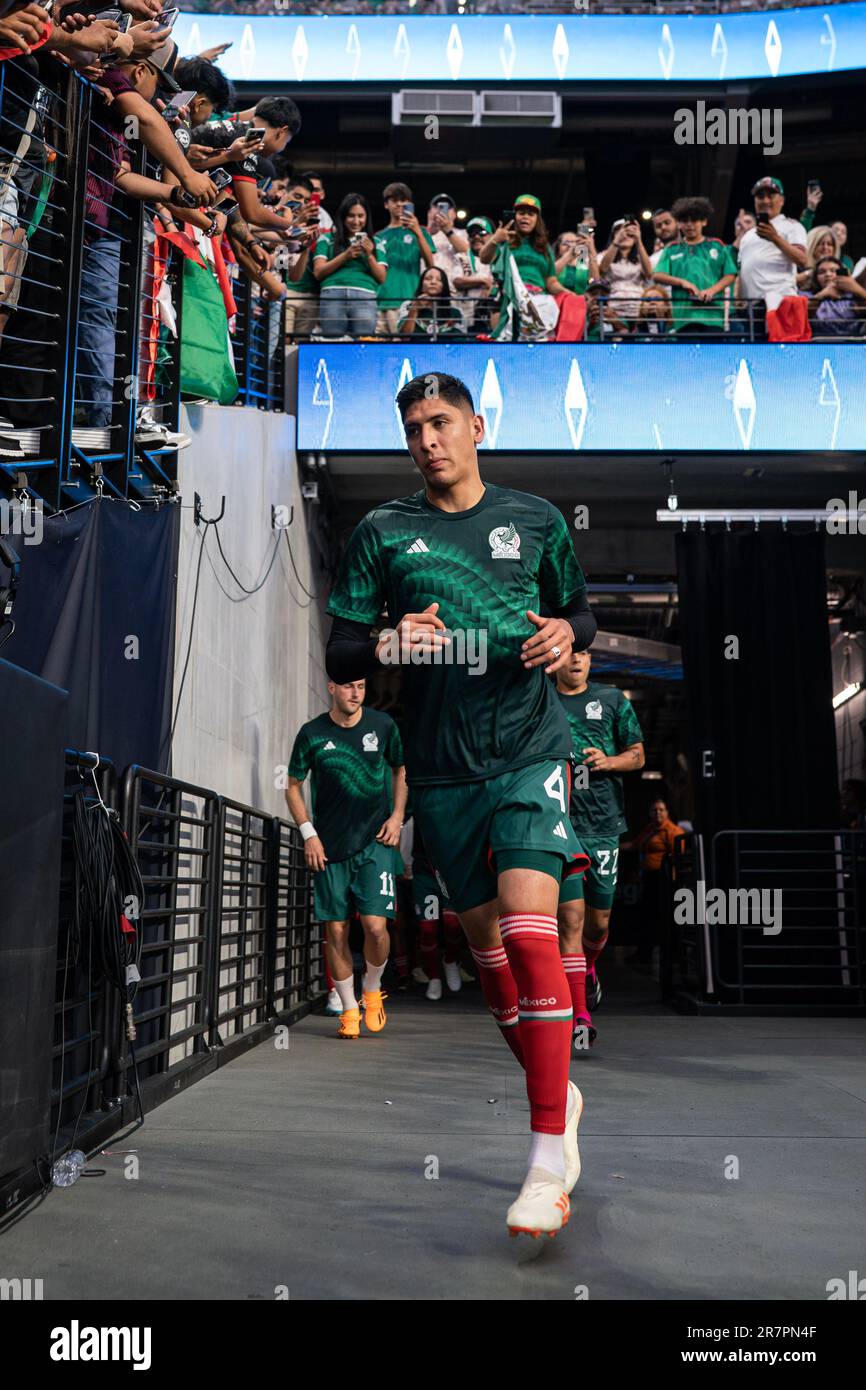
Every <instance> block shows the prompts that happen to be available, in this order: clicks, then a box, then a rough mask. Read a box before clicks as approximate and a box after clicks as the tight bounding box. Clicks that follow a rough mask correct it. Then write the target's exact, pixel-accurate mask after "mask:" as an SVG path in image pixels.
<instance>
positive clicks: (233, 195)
mask: <svg viewBox="0 0 866 1390" xmlns="http://www.w3.org/2000/svg"><path fill="white" fill-rule="evenodd" d="M97 4H98V0H85V3H83V4H81V5H78V4H73V5H66V6H63V7H62V8H58V9H57V10H53V9H52V10H48V9H46V8H44V7H42V6H39V5H37V4H32V3H31V4H26V5H22V4H11V5H10V4H8V3H7V4H5V6H4V5H3V3H2V0H0V59H2V63H0V77H2V105H0V335H3V336H4V337H5V339H8V340H9V347H8V352H7V344H6V343H5V342H3V343H2V344H0V346H2V352H3V356H8V355H9V353H12V352H14V342H15V338H16V335H15V334H14V332H12V330H11V329H10V319H11V317H12V315H13V314H14V313H15V311H16V309H17V307H18V304H19V299H20V298H21V296H22V291H23V290H25V289H26V287H27V286H28V274H27V272H26V265H27V258H28V250H29V244H30V239H31V238H32V236H33V234H34V230H36V229H38V227H39V224H40V218H41V217H42V215H43V213H44V208H45V205H46V202H47V201H49V200H50V187H49V190H48V192H46V185H49V186H50V172H51V165H52V160H55V159H56V150H54V149H53V148H52V143H53V141H52V136H51V129H50V125H51V123H50V119H49V116H50V112H49V109H48V107H49V105H50V103H48V104H46V98H45V92H46V90H47V87H46V86H45V85H43V84H44V83H46V82H47V79H48V75H49V73H51V72H53V73H54V74H55V79H56V72H57V71H58V69H59V70H61V71H62V68H61V67H60V65H65V67H67V68H73V69H75V70H77V72H78V73H79V74H80V75H81V77H82V79H83V80H84V82H85V83H86V84H88V86H89V89H90V92H91V95H92V108H91V114H90V138H89V141H88V142H87V146H86V154H85V159H86V190H85V226H84V247H83V256H82V263H81V293H80V298H79V304H78V325H77V334H78V340H77V362H76V371H77V375H78V387H79V389H78V392H77V397H76V401H77V405H76V419H75V424H76V426H77V427H78V429H79V430H85V431H86V430H97V431H98V430H104V429H106V428H108V427H109V425H110V422H111V419H112V414H113V411H114V409H115V406H116V403H117V393H116V379H117V378H116V370H115V344H116V336H117V315H118V298H119V286H120V284H121V279H122V269H121V267H122V264H123V260H124V257H123V238H122V235H121V225H120V224H121V220H122V216H123V208H124V207H125V206H126V205H127V204H128V203H129V202H134V201H136V200H137V201H138V202H140V203H143V204H144V205H145V207H146V213H145V217H144V233H143V236H144V270H143V275H142V282H141V291H142V301H143V303H142V322H143V325H144V326H143V327H142V336H143V339H144V346H143V349H142V353H141V359H142V362H141V369H140V375H141V379H142V383H143V385H144V387H145V389H144V391H143V395H142V399H143V401H144V404H142V405H141V407H140V408H139V415H138V420H137V426H136V436H135V437H136V441H137V442H138V443H140V444H143V445H150V446H157V445H159V444H163V445H167V446H170V447H182V445H183V443H185V442H186V441H185V440H184V439H183V438H182V437H181V436H178V435H176V434H173V433H172V432H171V431H168V430H167V429H166V428H165V427H164V426H162V425H160V424H159V423H158V422H157V421H156V420H155V419H154V418H153V412H152V411H151V410H150V409H149V407H148V405H147V401H148V400H152V399H153V392H152V390H151V391H150V394H148V388H149V387H150V386H152V381H153V377H154V373H155V370H156V366H157V364H158V358H159V350H160V341H161V340H163V339H164V338H165V337H166V335H170V333H171V332H172V321H173V308H172V304H171V302H170V286H169V280H168V277H167V276H166V274H165V267H166V264H167V262H168V260H169V259H170V258H171V257H172V256H175V257H178V256H179V257H184V258H185V259H186V260H187V261H189V262H191V263H192V264H194V265H195V266H196V268H197V269H198V270H204V271H206V272H207V274H206V275H205V276H201V275H199V276H197V277H195V276H193V275H192V272H191V267H190V266H188V265H185V266H184V270H185V271H186V270H188V269H189V270H190V277H187V276H186V275H185V276H184V297H185V298H184V303H185V304H186V294H187V288H186V280H187V278H191V279H193V280H194V281H195V289H196V293H197V294H199V296H200V298H201V297H202V296H203V298H202V303H203V305H204V309H203V312H202V315H201V320H202V322H204V323H205V324H206V325H208V326H209V327H208V331H209V332H211V333H212V335H213V340H214V343H217V342H220V341H221V340H225V339H226V336H227V335H226V332H225V328H224V327H223V326H222V315H223V313H224V314H225V320H226V324H227V326H228V328H229V330H231V327H232V323H233V316H234V314H235V313H236V305H235V294H234V290H235V289H236V288H237V286H238V284H239V283H240V284H243V283H244V282H247V281H248V282H250V283H251V284H252V285H253V286H254V296H255V304H256V309H255V312H256V313H257V314H258V316H259V317H260V318H264V319H265V320H266V321H267V326H268V327H267V333H268V349H269V353H270V355H272V356H273V354H275V353H276V352H277V351H278V349H279V348H280V347H281V344H282V340H283V338H285V339H288V340H289V341H292V340H296V339H304V338H310V337H313V338H321V339H329V340H333V339H340V338H345V337H348V338H375V337H378V338H383V337H384V338H398V339H403V338H409V339H430V338H435V339H439V338H443V339H454V338H465V337H472V338H475V339H482V340H483V339H504V340H509V341H511V340H523V341H561V342H562V341H565V342H577V341H590V342H592V341H596V342H598V341H608V340H609V341H617V342H619V341H626V340H633V341H635V342H645V341H648V340H650V339H653V340H668V341H677V340H682V339H683V338H695V337H706V336H707V335H708V334H709V335H714V336H718V335H725V334H727V335H741V336H744V337H745V336H748V337H753V336H754V335H755V333H756V332H757V333H759V334H761V335H764V334H766V336H767V337H769V338H770V339H771V340H775V341H804V340H807V339H809V338H811V337H822V338H829V337H840V336H841V337H848V338H856V337H860V336H862V334H863V332H864V328H866V257H860V258H859V259H857V260H856V263H855V261H854V260H852V257H851V254H850V250H849V247H848V231H847V227H846V225H845V223H844V222H842V221H839V220H833V221H832V222H829V223H828V222H824V221H821V222H819V220H818V219H819V212H820V210H821V201H822V198H823V193H822V191H821V189H820V186H819V185H817V184H815V183H812V184H810V185H809V186H808V190H807V194H806V197H805V200H804V202H805V206H804V207H803V209H802V211H801V212H800V215H799V217H798V218H794V217H791V216H789V215H788V214H787V212H786V211H785V190H784V188H783V185H782V183H781V182H780V180H779V179H777V178H775V177H773V176H771V175H766V176H765V177H762V178H760V179H758V181H757V182H756V183H755V184H754V186H753V187H752V188H751V191H750V195H749V198H750V201H749V205H748V206H746V205H745V203H746V202H747V201H748V200H747V199H746V198H745V197H744V200H743V201H744V205H743V206H742V207H741V208H740V209H739V212H738V214H737V217H736V219H735V222H734V225H733V227H732V228H731V233H730V238H729V239H723V238H719V237H716V236H709V235H707V228H708V226H709V225H710V224H711V223H712V222H713V219H714V210H713V208H712V206H711V204H710V203H709V201H708V200H707V199H706V198H705V197H703V196H700V195H694V196H692V195H686V196H683V197H680V198H678V199H677V200H676V201H674V202H673V204H672V206H671V207H670V208H657V209H655V210H654V211H650V210H649V209H646V210H644V211H643V212H642V213H640V214H637V213H632V212H623V214H622V215H621V216H619V217H617V218H616V219H615V220H614V221H613V224H612V226H611V227H610V228H609V230H606V231H605V233H604V235H600V234H599V227H598V224H597V222H596V218H595V215H594V212H593V209H592V208H590V207H584V208H583V209H582V213H581V214H580V216H578V215H577V214H576V213H575V215H574V216H573V218H572V219H571V220H570V222H571V224H570V225H567V226H564V227H563V226H560V227H559V228H558V229H556V230H555V231H554V230H551V229H549V228H548V226H547V223H546V221H545V209H544V207H543V206H542V202H541V200H540V198H539V197H538V196H537V195H536V194H535V193H533V192H532V191H529V192H516V194H515V196H514V198H513V201H512V202H511V203H510V205H509V206H508V207H506V208H504V209H502V208H500V209H498V210H496V211H495V212H491V210H490V209H487V208H481V209H478V208H473V207H471V206H468V207H461V206H460V204H459V203H458V200H457V198H455V196H454V193H453V192H449V191H447V190H445V191H442V192H440V193H437V194H435V195H434V196H433V197H432V198H431V199H429V200H427V201H426V202H425V205H423V206H422V205H420V204H417V203H416V202H415V199H414V196H413V190H412V189H411V187H410V186H409V185H408V184H406V183H405V182H401V181H393V182H389V183H388V184H387V185H386V186H385V187H384V188H382V189H380V190H377V192H376V193H375V194H374V193H373V191H372V190H364V191H358V192H352V193H348V194H346V195H345V196H344V197H343V198H342V199H341V201H340V202H339V204H338V205H337V206H332V207H331V208H330V209H329V208H328V206H327V201H328V200H327V189H326V188H325V185H324V182H323V179H322V177H321V175H320V174H319V173H317V172H316V171H315V170H309V169H306V170H305V169H303V168H301V169H297V168H296V167H295V166H294V165H293V163H292V162H291V161H290V159H289V157H288V150H289V147H290V145H291V142H292V140H293V138H294V137H295V136H296V135H297V133H298V131H299V129H300V126H301V115H300V112H299V111H298V108H297V106H296V104H295V102H294V101H293V100H292V98H291V97H289V96H288V95H277V96H268V97H265V98H263V99H262V100H261V101H259V102H258V103H257V104H256V105H255V106H254V107H248V108H246V109H240V110H238V109H235V108H236V106H237V105H238V102H237V101H236V98H235V93H234V91H233V88H232V85H231V83H230V82H229V80H228V79H227V78H226V76H225V74H224V73H223V72H222V70H221V69H220V67H219V65H218V61H217V60H218V58H219V57H220V56H221V54H222V52H223V51H224V50H225V48H227V47H228V45H225V44H224V45H219V46H218V47H216V48H214V49H211V50H208V51H206V52H205V53H202V54H199V55H196V56H194V57H187V58H183V57H181V56H180V55H179V54H178V50H177V47H176V45H175V44H174V43H173V41H172V38H171V27H170V21H169V22H168V23H166V21H165V19H164V18H161V17H160V16H161V15H162V14H163V12H162V11H161V9H160V3H159V0H119V3H118V6H117V8H115V9H113V10H111V11H105V10H103V11H98V10H97V8H96V6H97ZM168 13H169V15H175V16H176V13H177V12H176V11H173V12H168ZM54 89H55V90H56V80H55V88H54ZM142 149H143V151H144V152H145V155H146V159H145V161H144V162H142V159H141V151H142ZM141 170H143V171H144V172H141ZM458 193H459V190H458ZM459 196H460V197H461V198H462V197H463V195H462V193H460V194H459ZM32 278H34V279H35V277H32ZM24 297H25V299H26V294H25V296H24ZM217 355H219V354H217ZM236 388H237V383H236V379H235V377H234V372H233V369H232V367H231V364H230V363H229V364H226V363H225V362H223V363H222V364H221V368H220V372H219V373H218V374H217V382H216V385H214V382H213V373H212V372H211V374H210V377H208V376H207V373H205V374H204V378H203V379H202V380H201V381H199V382H198V384H197V386H196V385H193V386H192V388H191V387H190V385H189V383H187V384H186V385H185V386H184V389H185V391H186V393H187V394H189V393H190V390H192V392H193V394H195V393H196V392H197V393H198V394H199V395H201V396H202V397H204V398H212V399H219V400H223V399H226V400H227V399H233V396H234V393H235V392H236ZM7 404H8V397H7V396H6V395H3V411H4V414H3V416H0V455H2V456H3V457H5V458H7V459H8V458H16V457H19V456H21V453H22V444H21V438H20V432H17V431H16V429H15V424H14V422H13V421H12V420H10V419H7V418H6V407H7ZM81 438H82V436H79V442H80V440H81ZM85 442H86V440H85Z"/></svg>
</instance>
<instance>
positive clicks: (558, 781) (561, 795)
mask: <svg viewBox="0 0 866 1390" xmlns="http://www.w3.org/2000/svg"><path fill="white" fill-rule="evenodd" d="M544 790H545V791H546V792H547V795H548V796H549V797H551V798H552V800H554V801H556V802H558V803H559V809H560V811H562V812H563V814H565V782H564V781H563V777H562V768H561V767H556V768H554V770H553V772H551V774H550V776H549V777H545V779H544Z"/></svg>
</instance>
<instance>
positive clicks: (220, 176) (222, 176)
mask: <svg viewBox="0 0 866 1390" xmlns="http://www.w3.org/2000/svg"><path fill="white" fill-rule="evenodd" d="M210 181H211V183H212V184H213V185H214V187H215V188H216V189H218V190H219V192H220V193H221V192H222V190H223V189H224V188H228V187H229V186H230V184H231V181H232V176H231V174H230V173H229V171H228V169H222V168H220V169H211V171H210Z"/></svg>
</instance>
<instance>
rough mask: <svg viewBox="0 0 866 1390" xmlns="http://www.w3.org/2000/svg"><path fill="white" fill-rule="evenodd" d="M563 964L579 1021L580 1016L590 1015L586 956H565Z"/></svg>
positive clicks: (575, 1020) (576, 1018) (572, 1002)
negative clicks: (587, 997)
mask: <svg viewBox="0 0 866 1390" xmlns="http://www.w3.org/2000/svg"><path fill="white" fill-rule="evenodd" d="M562 966H563V969H564V970H565V978H566V980H567V981H568V988H569V989H570V990H571V1007H572V1009H573V1010H574V1023H577V1020H578V1018H579V1017H583V1018H588V1017H589V1014H588V1012H587V1008H586V956H576V955H571V956H563V957H562Z"/></svg>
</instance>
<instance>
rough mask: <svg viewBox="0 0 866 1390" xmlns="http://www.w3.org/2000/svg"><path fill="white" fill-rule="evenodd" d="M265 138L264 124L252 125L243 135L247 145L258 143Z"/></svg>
mask: <svg viewBox="0 0 866 1390" xmlns="http://www.w3.org/2000/svg"><path fill="white" fill-rule="evenodd" d="M264 138H265V129H264V126H260V125H253V126H250V128H249V130H248V131H247V132H246V134H245V135H244V140H245V141H246V143H247V144H248V145H260V144H261V143H262V141H263V140H264Z"/></svg>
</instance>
